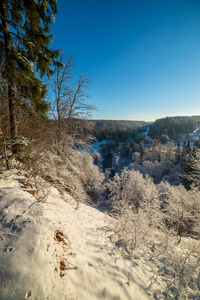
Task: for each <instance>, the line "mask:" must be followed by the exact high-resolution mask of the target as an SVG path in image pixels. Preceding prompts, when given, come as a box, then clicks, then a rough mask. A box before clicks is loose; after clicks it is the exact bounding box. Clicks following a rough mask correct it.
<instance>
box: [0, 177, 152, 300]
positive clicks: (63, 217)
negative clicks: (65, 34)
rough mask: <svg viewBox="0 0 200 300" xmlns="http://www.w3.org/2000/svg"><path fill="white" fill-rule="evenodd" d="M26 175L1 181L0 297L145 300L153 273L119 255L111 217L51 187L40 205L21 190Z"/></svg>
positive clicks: (12, 299) (15, 299)
mask: <svg viewBox="0 0 200 300" xmlns="http://www.w3.org/2000/svg"><path fill="white" fill-rule="evenodd" d="M24 180H25V178H24V177H23V176H21V175H18V174H17V171H15V172H13V171H7V172H4V173H3V174H2V175H1V179H0V299H1V300H22V299H34V300H36V299H37V300H45V299H49V300H57V299H59V300H62V299H71V300H72V299H79V300H84V299H85V300H86V299H87V300H90V299H92V300H95V299H109V300H111V299H113V300H114V299H115V300H120V299H121V300H124V299H130V300H131V299H134V300H137V299H138V300H139V299H141V300H145V299H150V296H149V295H148V293H147V290H146V287H147V286H148V280H149V279H150V277H151V276H152V274H151V273H150V272H149V271H148V270H147V268H146V267H145V266H144V265H143V264H142V263H141V262H140V261H139V260H138V261H134V262H131V261H129V260H126V259H124V258H122V257H121V256H120V254H119V253H118V251H117V248H116V247H115V245H114V244H112V242H111V241H110V239H109V237H108V235H109V233H108V231H106V227H107V226H108V224H109V221H110V218H109V217H108V216H107V215H105V214H103V213H102V212H100V211H98V210H97V209H95V208H93V207H90V206H87V205H84V204H80V206H79V209H76V203H74V201H73V199H72V198H71V197H70V196H69V195H66V196H65V197H64V196H61V195H60V194H59V193H58V191H57V190H56V189H55V188H52V189H51V192H50V195H49V197H48V199H47V200H46V202H45V203H39V202H37V201H36V199H35V198H34V196H32V195H31V194H30V193H28V192H27V191H25V190H23V189H22V183H23V182H24Z"/></svg>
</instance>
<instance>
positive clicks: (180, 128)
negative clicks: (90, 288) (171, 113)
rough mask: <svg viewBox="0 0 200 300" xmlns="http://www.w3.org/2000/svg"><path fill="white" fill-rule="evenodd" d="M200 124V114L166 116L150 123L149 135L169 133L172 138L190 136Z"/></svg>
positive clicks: (153, 136) (152, 136)
mask: <svg viewBox="0 0 200 300" xmlns="http://www.w3.org/2000/svg"><path fill="white" fill-rule="evenodd" d="M199 124H200V116H191V117H166V118H162V119H158V120H156V121H155V122H154V123H152V124H151V125H150V128H149V133H148V135H149V136H150V137H151V138H155V137H156V136H158V137H159V138H160V137H161V136H162V135H163V134H167V135H168V137H169V138H170V139H171V140H174V141H177V140H178V139H180V138H186V139H188V138H189V134H190V133H192V132H193V131H194V130H196V128H197V125H199Z"/></svg>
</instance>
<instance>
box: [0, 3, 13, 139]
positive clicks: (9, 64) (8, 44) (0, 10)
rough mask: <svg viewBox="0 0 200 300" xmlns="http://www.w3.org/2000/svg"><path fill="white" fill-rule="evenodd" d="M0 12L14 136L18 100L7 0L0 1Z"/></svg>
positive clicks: (11, 124) (11, 129) (11, 127)
mask: <svg viewBox="0 0 200 300" xmlns="http://www.w3.org/2000/svg"><path fill="white" fill-rule="evenodd" d="M0 14H1V21H2V26H3V28H4V33H3V38H4V44H5V50H6V51H5V52H6V58H5V63H6V69H7V70H6V79H7V84H8V107H9V116H10V133H11V136H12V137H14V136H16V135H17V120H16V102H15V86H14V81H13V78H12V74H13V73H14V63H13V60H12V58H11V48H12V41H11V37H10V32H9V27H8V21H7V16H8V14H7V8H6V2H5V0H1V1H0Z"/></svg>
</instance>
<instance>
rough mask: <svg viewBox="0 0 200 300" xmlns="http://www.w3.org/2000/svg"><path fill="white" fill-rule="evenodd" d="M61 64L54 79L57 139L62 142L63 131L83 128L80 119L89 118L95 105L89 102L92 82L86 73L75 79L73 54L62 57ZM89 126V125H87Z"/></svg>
mask: <svg viewBox="0 0 200 300" xmlns="http://www.w3.org/2000/svg"><path fill="white" fill-rule="evenodd" d="M60 63H61V64H60V65H58V66H56V72H55V76H54V80H53V91H54V95H55V100H54V102H53V115H54V117H55V119H56V120H57V126H58V129H57V141H58V142H60V140H61V137H62V134H63V133H68V134H70V133H75V132H77V131H79V130H80V129H83V127H84V125H88V123H87V122H85V123H84V124H83V122H80V120H87V118H88V117H89V116H90V113H91V111H92V110H94V109H96V108H95V106H93V105H91V104H88V103H87V99H88V98H89V94H88V89H89V85H90V84H91V81H90V78H89V77H87V76H86V73H83V74H80V75H79V78H78V80H74V71H75V64H74V61H73V56H70V57H66V56H64V55H62V56H61V58H60ZM86 127H87V126H86Z"/></svg>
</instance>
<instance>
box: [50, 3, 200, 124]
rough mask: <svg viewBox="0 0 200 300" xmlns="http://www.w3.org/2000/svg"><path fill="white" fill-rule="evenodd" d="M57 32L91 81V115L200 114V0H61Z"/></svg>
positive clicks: (60, 46)
mask: <svg viewBox="0 0 200 300" xmlns="http://www.w3.org/2000/svg"><path fill="white" fill-rule="evenodd" d="M52 33H54V34H55V38H54V42H53V47H54V48H55V49H63V50H64V52H65V53H66V54H67V55H74V57H75V63H76V65H77V68H76V71H77V73H81V72H87V75H88V76H89V77H90V78H91V80H92V82H93V85H92V86H91V89H90V96H91V98H90V99H89V102H90V103H91V104H93V105H96V106H97V107H98V111H97V112H94V113H93V118H96V119H124V120H125V119H127V120H155V119H157V118H161V117H166V116H178V115H200V0H67V1H65V0H63V1H62V0H58V15H57V16H56V23H55V24H54V25H53V28H52Z"/></svg>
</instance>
